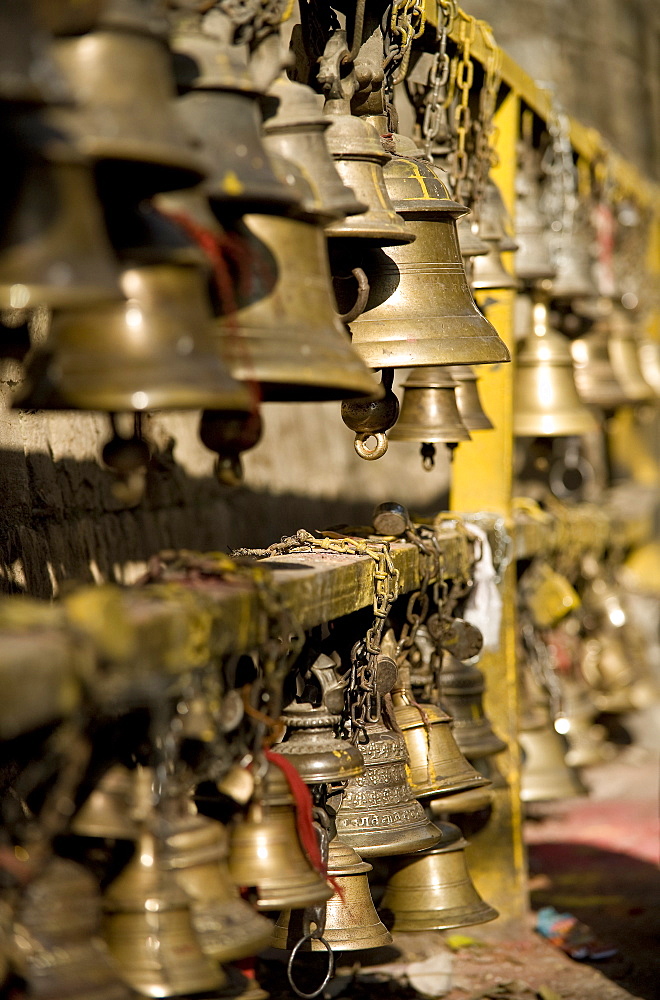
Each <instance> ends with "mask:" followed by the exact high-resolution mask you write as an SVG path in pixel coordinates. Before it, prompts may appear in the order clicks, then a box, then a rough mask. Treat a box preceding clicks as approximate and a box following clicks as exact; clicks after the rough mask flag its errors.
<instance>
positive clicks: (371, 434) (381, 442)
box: [353, 431, 389, 462]
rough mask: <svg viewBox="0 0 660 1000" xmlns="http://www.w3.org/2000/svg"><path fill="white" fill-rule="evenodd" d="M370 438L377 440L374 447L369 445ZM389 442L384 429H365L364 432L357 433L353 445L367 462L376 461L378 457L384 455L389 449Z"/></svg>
mask: <svg viewBox="0 0 660 1000" xmlns="http://www.w3.org/2000/svg"><path fill="white" fill-rule="evenodd" d="M369 438H375V440H376V444H375V445H374V446H373V448H368V447H367V441H368V440H369ZM388 444H389V442H388V440H387V434H386V433H385V432H384V431H364V432H363V433H362V434H356V435H355V441H354V442H353V447H354V448H355V450H356V452H357V454H358V455H359V456H360V458H364V459H365V460H366V461H367V462H374V461H375V460H376V459H377V458H382V457H383V455H384V454H385V452H386V451H387V446H388Z"/></svg>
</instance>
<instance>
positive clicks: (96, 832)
mask: <svg viewBox="0 0 660 1000" xmlns="http://www.w3.org/2000/svg"><path fill="white" fill-rule="evenodd" d="M132 789H133V781H132V776H131V772H130V771H129V770H128V768H126V767H123V765H121V764H115V765H114V766H113V767H111V768H110V769H109V770H108V771H106V773H105V774H104V775H103V777H102V778H101V780H100V781H99V783H98V785H97V786H96V788H94V790H93V791H92V793H91V795H90V796H89V798H87V799H86V800H85V802H84V803H83V804H82V806H81V808H80V809H79V810H78V812H77V813H76V815H75V816H74V818H73V821H72V823H71V832H72V833H74V834H76V835H77V836H80V837H102V838H106V837H108V838H112V839H114V840H135V838H136V837H137V835H138V828H137V826H136V824H135V821H134V820H133V819H132V818H131V815H130V808H131V802H132Z"/></svg>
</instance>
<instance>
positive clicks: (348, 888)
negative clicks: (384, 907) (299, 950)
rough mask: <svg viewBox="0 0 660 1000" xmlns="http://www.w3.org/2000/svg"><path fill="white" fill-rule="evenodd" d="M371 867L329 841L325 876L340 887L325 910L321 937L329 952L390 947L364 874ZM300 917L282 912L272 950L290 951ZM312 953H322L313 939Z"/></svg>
mask: <svg viewBox="0 0 660 1000" xmlns="http://www.w3.org/2000/svg"><path fill="white" fill-rule="evenodd" d="M371 870H372V866H371V865H370V864H368V863H367V862H366V861H362V859H361V858H360V855H359V854H358V853H357V851H354V850H353V849H352V848H351V847H349V846H348V844H344V843H342V842H341V841H340V840H337V839H335V840H332V841H331V842H330V847H329V851H328V875H330V876H332V878H333V879H334V880H335V881H336V883H337V885H338V886H339V887H340V889H341V892H342V896H343V899H342V896H340V895H339V893H338V892H335V894H334V896H333V897H332V898H331V899H329V900H328V902H327V903H326V907H325V930H324V931H323V937H324V938H325V940H326V941H327V942H328V944H329V945H330V947H331V949H332V950H333V951H356V950H363V949H367V948H381V947H382V946H383V945H388V944H391V943H392V936H391V934H390V933H389V931H388V930H387V928H386V927H385V925H384V924H383V923H382V922H381V920H380V918H379V916H378V914H377V913H376V908H375V906H374V904H373V900H372V898H371V892H370V889H369V880H368V878H367V872H370V871H371ZM301 916H302V914H301V913H298V912H293V913H292V912H291V911H289V910H285V911H284V912H283V913H282V914H280V917H279V919H278V921H277V924H276V925H275V933H274V935H273V946H274V947H275V948H293V947H294V945H295V944H296V942H297V941H298V940H300V938H301V937H302V933H303V931H302V927H301V926H298V924H299V919H298V918H300V917H301ZM311 950H312V951H325V948H324V946H323V945H322V944H321V942H320V941H317V940H316V939H315V938H312V939H311Z"/></svg>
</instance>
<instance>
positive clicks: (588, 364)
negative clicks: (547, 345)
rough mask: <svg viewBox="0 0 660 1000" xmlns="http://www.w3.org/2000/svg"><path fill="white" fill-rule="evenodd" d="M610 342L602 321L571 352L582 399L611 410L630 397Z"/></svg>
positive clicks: (605, 325)
mask: <svg viewBox="0 0 660 1000" xmlns="http://www.w3.org/2000/svg"><path fill="white" fill-rule="evenodd" d="M608 341H609V329H608V326H607V324H606V323H605V322H604V321H603V320H601V321H599V322H597V323H596V324H594V327H593V329H592V330H591V331H590V332H589V333H588V334H586V336H584V337H580V338H579V339H578V340H574V341H573V343H572V344H571V354H572V355H573V364H574V374H575V385H576V387H577V391H578V395H579V396H580V399H581V400H582V401H583V402H584V403H587V404H589V405H592V406H599V407H600V408H601V409H602V410H605V411H606V412H611V411H614V410H615V409H616V408H617V407H618V406H624V405H625V404H626V403H627V402H628V396H627V395H626V392H625V390H624V388H623V386H622V385H621V383H620V381H619V379H618V376H617V374H616V372H615V371H614V368H613V366H612V359H611V358H610V353H609V347H608Z"/></svg>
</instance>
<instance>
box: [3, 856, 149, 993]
mask: <svg viewBox="0 0 660 1000" xmlns="http://www.w3.org/2000/svg"><path fill="white" fill-rule="evenodd" d="M100 923H101V899H100V894H99V890H98V886H97V884H96V882H95V880H94V878H93V877H92V875H90V874H89V872H87V871H86V870H85V869H84V868H83V867H82V866H81V865H77V864H74V863H73V862H72V861H65V860H64V859H62V858H57V857H54V858H52V859H51V860H50V861H49V862H48V864H47V866H46V868H45V869H44V870H43V871H42V872H41V873H40V874H39V875H37V877H36V878H35V879H34V880H33V881H32V882H30V883H29V884H28V885H27V886H26V887H25V889H24V890H23V893H22V896H21V899H20V902H19V904H18V908H17V912H16V914H15V919H14V932H13V947H12V949H11V951H12V956H13V959H14V963H15V967H16V968H15V971H16V972H18V973H19V975H21V977H22V978H23V979H24V980H25V981H26V983H27V988H28V991H29V994H30V996H32V997H44V998H48V1000H71V998H72V997H79V998H81V1000H129V998H130V997H131V996H132V993H131V991H130V990H129V989H128V988H127V987H126V986H125V985H124V984H123V983H122V982H121V980H120V978H119V976H118V973H117V969H116V967H115V964H114V963H113V962H112V959H111V958H110V955H109V954H108V949H107V947H106V945H105V943H104V942H103V940H102V939H101V937H100V935H99V930H100ZM2 979H4V977H2Z"/></svg>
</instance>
